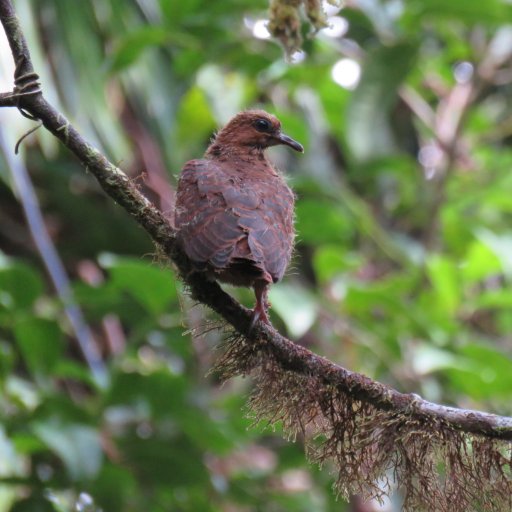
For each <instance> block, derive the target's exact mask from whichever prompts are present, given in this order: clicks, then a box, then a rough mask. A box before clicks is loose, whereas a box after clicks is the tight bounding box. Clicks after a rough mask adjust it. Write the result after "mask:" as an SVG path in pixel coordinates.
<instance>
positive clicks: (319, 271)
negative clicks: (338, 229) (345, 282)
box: [313, 245, 361, 283]
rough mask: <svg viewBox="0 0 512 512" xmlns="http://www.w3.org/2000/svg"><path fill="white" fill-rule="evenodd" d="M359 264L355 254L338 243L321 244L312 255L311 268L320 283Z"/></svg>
mask: <svg viewBox="0 0 512 512" xmlns="http://www.w3.org/2000/svg"><path fill="white" fill-rule="evenodd" d="M360 264H361V261H359V259H358V256H357V254H355V253H350V252H348V251H347V250H346V249H345V248H344V247H341V246H338V245H322V246H321V247H319V248H318V249H317V250H316V251H315V254H314V256H313V268H314V269H315V274H316V276H317V278H318V280H319V281H320V282H322V283H325V282H327V281H330V280H331V279H332V278H333V277H335V276H336V275H338V274H342V273H344V272H347V271H348V270H354V269H355V268H357V267H358V266H359V265H360Z"/></svg>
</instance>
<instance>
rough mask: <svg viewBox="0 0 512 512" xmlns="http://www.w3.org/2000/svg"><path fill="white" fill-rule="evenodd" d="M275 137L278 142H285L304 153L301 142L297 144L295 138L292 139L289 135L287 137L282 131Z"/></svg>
mask: <svg viewBox="0 0 512 512" xmlns="http://www.w3.org/2000/svg"><path fill="white" fill-rule="evenodd" d="M276 139H277V143H278V144H286V145H287V146H290V147H291V148H292V149H294V150H295V151H298V152H299V153H304V148H303V147H302V144H299V143H298V142H297V141H296V140H293V139H292V138H291V137H288V135H285V134H284V133H279V135H278V136H277V137H276Z"/></svg>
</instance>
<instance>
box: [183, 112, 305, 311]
mask: <svg viewBox="0 0 512 512" xmlns="http://www.w3.org/2000/svg"><path fill="white" fill-rule="evenodd" d="M262 119H265V120H267V121H268V123H269V125H270V127H269V129H268V131H265V132H261V131H260V130H259V129H258V126H259V125H258V124H255V123H258V120H260V121H259V122H260V124H261V120H262ZM265 126H266V125H265ZM280 128H281V125H280V123H279V121H278V120H277V119H276V118H275V117H274V116H271V115H270V114H267V113H266V112H263V111H248V112H242V113H241V114H238V115H237V116H235V118H233V120H232V121H230V123H228V125H227V126H226V127H225V128H224V129H223V130H221V131H220V132H219V133H218V134H217V136H216V138H215V140H214V141H213V142H212V144H211V145H210V147H209V148H208V150H207V151H206V154H205V158H204V159H202V160H191V161H190V162H187V163H186V164H185V166H184V168H183V170H182V172H181V176H180V179H179V183H178V191H177V199H176V228H177V229H178V241H179V243H180V244H181V245H182V247H183V249H184V250H185V252H186V254H187V255H188V257H189V258H190V259H191V260H192V262H193V263H194V264H195V265H196V268H197V270H198V271H205V272H207V273H208V274H209V275H211V276H212V277H214V278H215V279H218V280H219V281H223V282H227V283H231V284H234V285H237V286H254V287H255V290H256V293H257V308H259V310H258V315H257V316H258V317H259V316H261V318H262V319H264V320H266V313H265V306H266V304H265V302H266V289H267V285H268V284H270V283H271V282H277V281H279V280H280V279H282V277H283V275H284V273H285V271H286V267H287V266H288V263H289V261H290V258H291V254H292V250H293V241H294V237H295V234H294V227H293V207H294V195H293V193H292V191H291V190H290V188H289V187H288V186H287V185H286V183H285V181H284V179H283V178H282V177H281V175H280V174H279V173H278V172H276V170H275V169H274V168H273V166H272V164H271V163H270V162H269V161H268V160H267V158H266V157H265V155H264V149H265V148H266V147H268V146H271V145H274V144H278V143H284V144H288V145H291V146H292V147H293V148H294V149H299V148H301V146H300V145H299V144H298V143H296V142H295V141H293V140H292V139H290V138H289V137H286V136H284V135H282V134H281V131H280ZM276 141H277V142H276ZM283 141H284V142H283ZM290 141H291V142H290ZM255 313H256V309H255ZM267 321H268V320H267Z"/></svg>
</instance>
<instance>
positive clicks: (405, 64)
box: [345, 42, 417, 162]
mask: <svg viewBox="0 0 512 512" xmlns="http://www.w3.org/2000/svg"><path fill="white" fill-rule="evenodd" d="M416 55H417V46H416V45H415V44H412V42H403V43H399V44H396V45H395V46H379V47H378V48H376V49H374V50H372V51H371V52H370V53H369V54H368V56H367V57H366V60H365V62H364V65H363V72H362V76H361V81H360V82H359V86H358V87H357V89H356V90H355V91H354V94H353V95H352V97H351V99H350V102H349V104H348V107H347V115H346V118H345V121H346V137H347V142H348V145H349V147H350V149H351V151H352V155H353V156H354V158H355V159H356V160H357V161H359V162H366V161H369V160H372V159H373V158H376V157H380V156H384V155H390V154H393V153H395V152H396V145H395V140H394V136H393V132H392V128H391V125H390V115H391V111H392V108H393V107H394V105H395V103H396V101H397V98H398V95H397V91H398V88H399V87H400V85H402V83H403V81H404V80H405V78H406V77H407V75H408V73H409V71H410V70H411V68H412V66H413V64H414V62H415V59H416Z"/></svg>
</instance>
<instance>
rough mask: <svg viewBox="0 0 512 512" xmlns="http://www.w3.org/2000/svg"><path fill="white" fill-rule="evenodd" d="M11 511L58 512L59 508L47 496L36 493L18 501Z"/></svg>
mask: <svg viewBox="0 0 512 512" xmlns="http://www.w3.org/2000/svg"><path fill="white" fill-rule="evenodd" d="M10 512H57V509H56V508H55V507H54V505H53V503H51V502H50V501H48V500H47V499H46V497H45V496H43V495H42V494H38V493H35V494H33V495H32V496H30V497H29V498H25V499H22V500H20V501H18V502H16V503H15V504H14V506H13V507H12V508H11V509H10Z"/></svg>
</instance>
